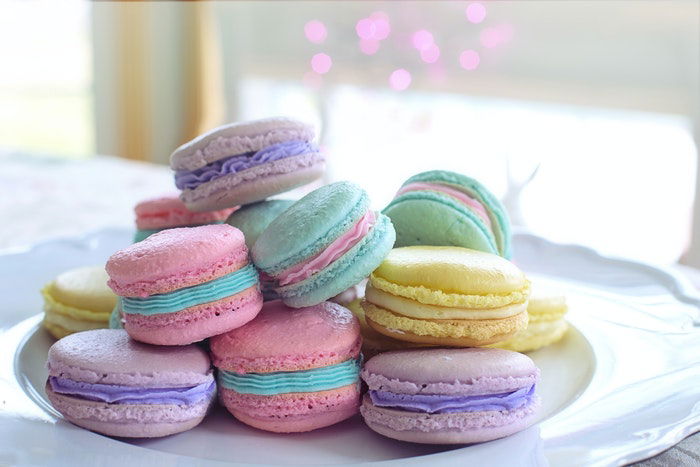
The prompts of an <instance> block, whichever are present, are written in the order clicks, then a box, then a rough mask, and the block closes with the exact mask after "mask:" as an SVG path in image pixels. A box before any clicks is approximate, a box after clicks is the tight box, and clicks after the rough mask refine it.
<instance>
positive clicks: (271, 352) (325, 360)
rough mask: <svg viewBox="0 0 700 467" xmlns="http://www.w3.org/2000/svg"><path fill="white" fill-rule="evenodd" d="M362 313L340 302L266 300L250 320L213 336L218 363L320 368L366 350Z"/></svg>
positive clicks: (243, 369)
mask: <svg viewBox="0 0 700 467" xmlns="http://www.w3.org/2000/svg"><path fill="white" fill-rule="evenodd" d="M360 344H361V339H360V325H359V322H358V321H357V318H355V317H354V316H353V314H352V313H351V312H350V311H349V310H348V309H347V308H344V307H342V306H340V305H338V304H336V303H332V302H323V303H320V304H318V305H314V306H312V307H307V308H299V309H294V308H290V307H287V306H286V305H284V304H283V303H282V302H280V301H278V300H275V301H271V302H266V303H265V304H264V305H263V308H262V310H261V311H260V313H259V314H258V316H257V317H256V318H255V319H254V320H252V321H251V322H249V323H248V324H247V325H246V326H243V327H241V328H238V329H234V330H233V331H231V332H228V333H224V334H221V335H218V336H215V337H213V338H212V339H211V340H210V348H211V353H212V356H213V361H214V365H215V366H216V367H218V368H221V369H224V370H227V371H235V372H237V373H248V372H254V373H267V372H273V371H296V370H304V369H309V368H319V367H323V366H328V365H333V364H336V363H340V362H343V361H345V360H348V359H349V358H355V357H357V355H358V354H359V351H360Z"/></svg>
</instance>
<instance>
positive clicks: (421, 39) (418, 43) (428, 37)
mask: <svg viewBox="0 0 700 467" xmlns="http://www.w3.org/2000/svg"><path fill="white" fill-rule="evenodd" d="M411 41H412V42H413V47H415V48H416V49H418V50H425V49H427V48H428V47H430V46H431V45H433V44H434V43H435V39H434V38H433V35H432V34H431V33H430V31H426V30H425V29H421V30H419V31H416V32H414V33H413V37H412V38H411Z"/></svg>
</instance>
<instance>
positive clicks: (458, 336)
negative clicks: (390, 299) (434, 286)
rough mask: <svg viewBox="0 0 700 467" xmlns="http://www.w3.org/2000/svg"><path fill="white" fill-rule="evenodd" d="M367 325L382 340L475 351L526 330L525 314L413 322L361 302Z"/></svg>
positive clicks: (410, 319)
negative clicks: (382, 336)
mask: <svg viewBox="0 0 700 467" xmlns="http://www.w3.org/2000/svg"><path fill="white" fill-rule="evenodd" d="M362 306H363V308H364V310H365V319H366V320H367V324H368V325H369V326H370V327H371V328H372V329H374V330H375V331H377V332H379V333H380V334H383V335H385V336H388V337H391V338H393V339H397V340H400V341H405V342H413V343H417V344H432V345H447V346H456V347H478V346H485V345H488V344H494V343H496V342H500V341H504V340H506V339H509V338H510V337H512V336H514V335H515V334H516V333H517V332H518V331H520V330H522V329H525V327H526V326H527V322H528V315H527V312H526V311H523V312H521V313H518V314H516V315H513V316H510V317H508V318H501V319H481V320H479V319H472V320H427V319H414V318H409V317H407V316H403V315H398V314H395V313H392V312H391V311H389V310H386V309H383V308H381V307H377V306H375V305H373V304H371V303H368V302H366V301H365V302H363V303H362Z"/></svg>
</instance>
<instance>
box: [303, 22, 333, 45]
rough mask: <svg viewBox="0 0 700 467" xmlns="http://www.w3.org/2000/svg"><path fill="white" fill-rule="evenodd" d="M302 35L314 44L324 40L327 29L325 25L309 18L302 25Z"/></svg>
mask: <svg viewBox="0 0 700 467" xmlns="http://www.w3.org/2000/svg"><path fill="white" fill-rule="evenodd" d="M304 35H305V36H306V38H307V39H308V40H309V42H313V43H314V44H320V43H321V42H323V41H325V40H326V36H328V31H327V30H326V25H325V24H323V23H322V22H320V21H318V20H315V19H313V20H311V21H309V22H308V23H306V24H305V25H304Z"/></svg>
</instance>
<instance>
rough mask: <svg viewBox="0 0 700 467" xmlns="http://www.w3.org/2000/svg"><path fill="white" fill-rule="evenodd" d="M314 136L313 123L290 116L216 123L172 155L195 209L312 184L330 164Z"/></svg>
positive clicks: (179, 184) (247, 200)
mask: <svg viewBox="0 0 700 467" xmlns="http://www.w3.org/2000/svg"><path fill="white" fill-rule="evenodd" d="M313 139H314V129H313V127H311V126H309V125H307V124H305V123H302V122H299V121H296V120H292V119H288V118H267V119H263V120H255V121H251V122H243V123H232V124H228V125H224V126H220V127H218V128H214V129H213V130H211V131H209V132H208V133H205V134H203V135H201V136H199V137H197V138H195V139H194V140H192V141H190V142H188V143H185V144H183V145H182V146H180V147H179V148H177V149H176V150H175V152H173V154H172V155H171V156H170V167H171V168H172V169H173V170H174V171H175V185H176V186H177V187H178V188H179V189H180V190H182V193H181V194H180V199H181V200H182V201H183V202H184V203H185V205H186V206H187V208H188V209H190V210H191V211H196V212H201V211H213V210H219V209H224V208H230V207H233V206H236V205H239V204H240V205H243V204H250V203H254V202H256V201H260V200H263V199H265V198H268V197H270V196H272V195H276V194H278V193H283V192H285V191H289V190H291V189H293V188H297V187H299V186H302V185H306V184H307V183H309V182H312V181H314V180H316V179H317V178H319V177H321V175H323V172H324V170H325V159H324V157H323V155H322V154H321V151H320V149H319V148H318V146H317V145H316V144H315V143H314V142H313Z"/></svg>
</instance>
